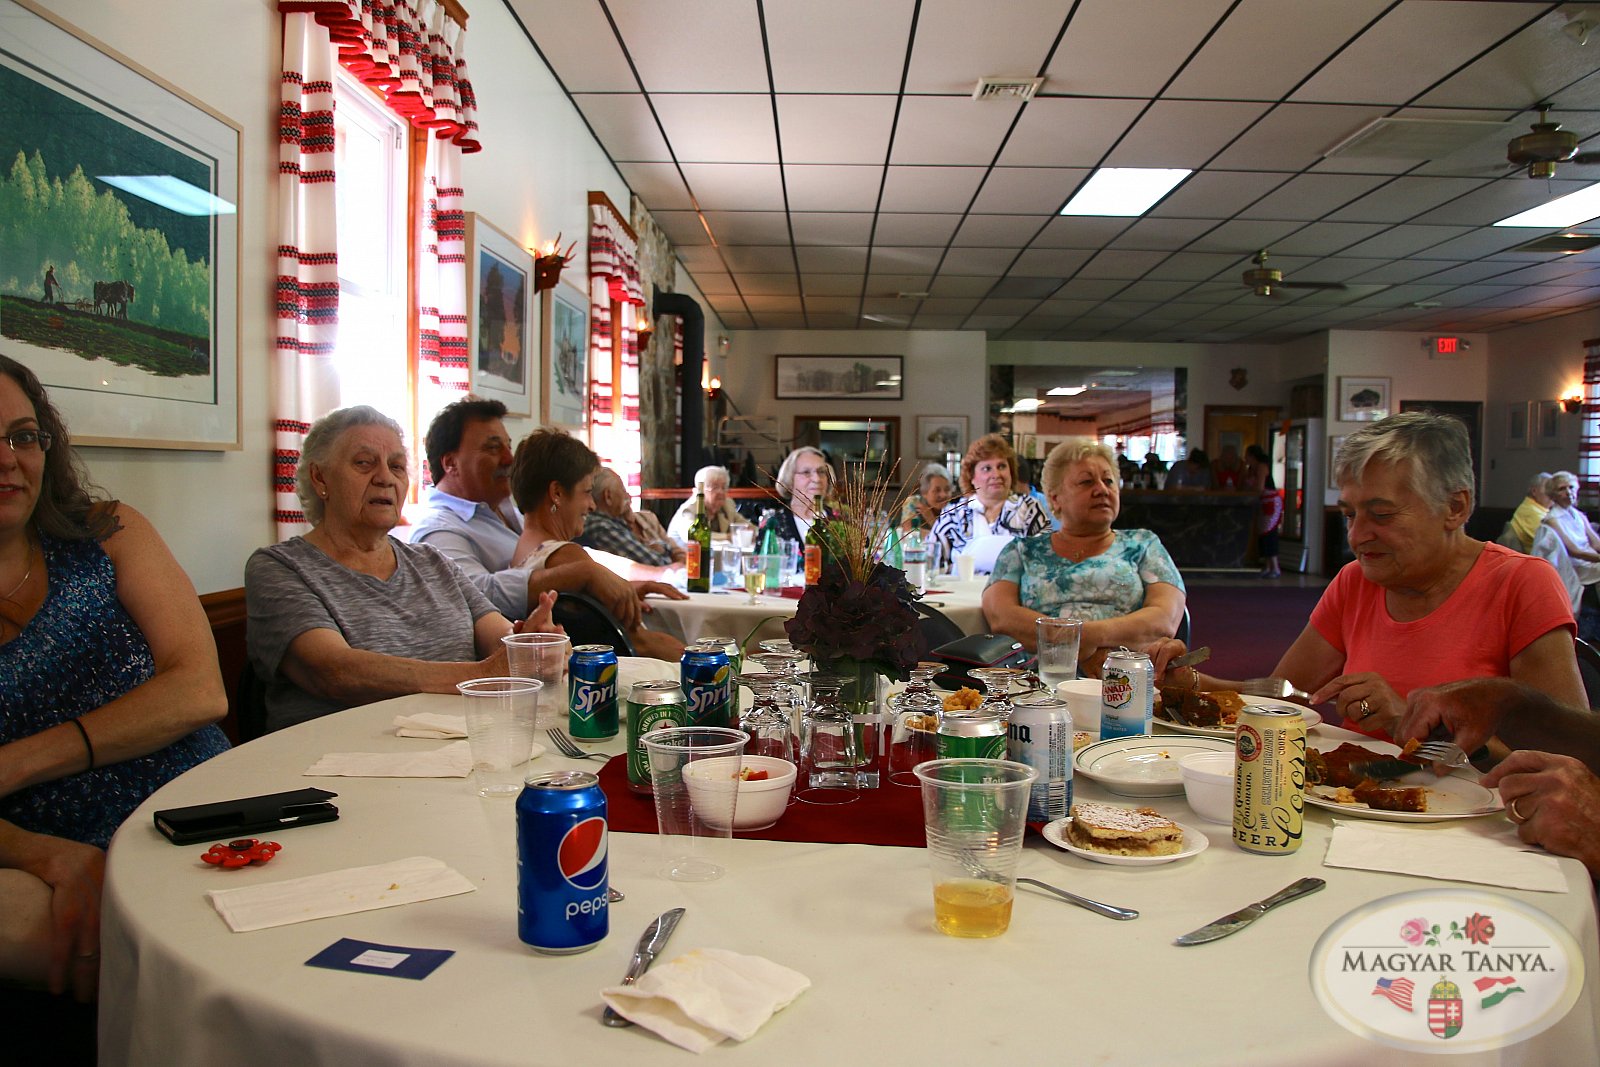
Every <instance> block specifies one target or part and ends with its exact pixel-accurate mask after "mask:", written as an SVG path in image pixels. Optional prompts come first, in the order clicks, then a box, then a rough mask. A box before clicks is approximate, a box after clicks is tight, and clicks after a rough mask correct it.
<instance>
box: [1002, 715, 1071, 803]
mask: <svg viewBox="0 0 1600 1067" xmlns="http://www.w3.org/2000/svg"><path fill="white" fill-rule="evenodd" d="M1006 758H1007V759H1009V760H1013V761H1015V762H1017V763H1026V764H1027V765H1028V766H1030V767H1032V768H1033V769H1034V770H1036V771H1038V772H1039V777H1037V778H1035V779H1034V780H1033V786H1032V787H1031V789H1030V792H1029V794H1028V821H1029V822H1052V821H1054V820H1056V819H1064V818H1066V817H1067V812H1068V811H1069V810H1070V809H1071V807H1072V713H1071V712H1070V711H1069V710H1068V708H1067V702H1066V701H1065V700H1062V699H1061V698H1060V697H1058V696H1056V695H1055V694H1054V693H1048V692H1043V693H1029V694H1027V695H1025V696H1019V697H1017V698H1015V699H1014V700H1012V701H1011V717H1010V718H1009V719H1008V720H1006Z"/></svg>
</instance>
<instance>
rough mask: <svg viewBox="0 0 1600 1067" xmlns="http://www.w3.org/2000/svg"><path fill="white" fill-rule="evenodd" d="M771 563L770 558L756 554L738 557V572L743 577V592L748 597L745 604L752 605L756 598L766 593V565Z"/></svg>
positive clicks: (751, 553)
mask: <svg viewBox="0 0 1600 1067" xmlns="http://www.w3.org/2000/svg"><path fill="white" fill-rule="evenodd" d="M771 562H772V557H771V556H763V555H761V554H760V553H757V552H750V553H747V554H745V555H743V556H740V557H739V570H740V572H741V573H742V574H743V575H744V591H745V592H746V593H747V594H748V595H749V599H747V600H746V601H745V603H747V604H754V603H755V602H756V597H758V596H760V595H761V594H762V593H763V592H765V591H766V588H767V565H768V564H769V563H771Z"/></svg>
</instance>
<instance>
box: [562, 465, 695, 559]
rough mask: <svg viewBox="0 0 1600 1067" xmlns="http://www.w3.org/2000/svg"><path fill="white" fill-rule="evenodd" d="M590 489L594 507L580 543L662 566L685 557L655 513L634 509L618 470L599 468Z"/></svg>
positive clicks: (579, 539) (580, 536)
mask: <svg viewBox="0 0 1600 1067" xmlns="http://www.w3.org/2000/svg"><path fill="white" fill-rule="evenodd" d="M590 492H591V494H592V495H593V496H594V510H593V511H591V512H589V514H588V515H586V516H585V517H584V520H583V533H581V534H579V535H578V544H580V545H583V546H584V547H585V548H597V549H599V550H600V551H602V552H610V553H612V554H613V555H617V556H626V557H627V558H628V559H631V560H635V561H636V562H639V563H646V564H650V565H652V566H658V567H662V566H668V565H670V564H673V563H677V562H680V561H681V560H682V559H683V549H682V548H681V547H679V546H677V545H674V544H673V543H672V542H670V541H668V540H667V535H666V533H665V532H663V531H662V529H661V523H660V521H659V520H658V519H656V517H655V516H654V515H651V514H649V513H648V512H640V511H634V510H633V508H632V507H631V506H630V501H629V500H628V490H627V489H626V487H624V486H623V484H622V478H621V477H620V476H619V475H618V474H617V472H616V471H614V470H612V469H611V468H610V467H601V468H600V469H599V470H598V471H596V472H595V475H594V488H593V489H592V490H591V491H590Z"/></svg>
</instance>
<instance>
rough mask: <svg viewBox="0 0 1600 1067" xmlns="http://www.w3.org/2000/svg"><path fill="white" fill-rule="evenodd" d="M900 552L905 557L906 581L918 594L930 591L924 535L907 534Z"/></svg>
mask: <svg viewBox="0 0 1600 1067" xmlns="http://www.w3.org/2000/svg"><path fill="white" fill-rule="evenodd" d="M900 551H901V553H902V554H903V555H904V557H905V561H906V562H905V571H906V581H907V582H909V583H911V587H912V588H913V589H915V590H917V591H918V592H921V593H925V592H927V590H928V568H927V558H928V557H927V550H926V549H925V548H923V545H922V534H921V533H919V532H918V531H916V530H912V531H910V532H909V533H907V534H906V536H905V540H903V541H901V542H900Z"/></svg>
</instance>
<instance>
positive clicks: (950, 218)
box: [874, 212, 961, 248]
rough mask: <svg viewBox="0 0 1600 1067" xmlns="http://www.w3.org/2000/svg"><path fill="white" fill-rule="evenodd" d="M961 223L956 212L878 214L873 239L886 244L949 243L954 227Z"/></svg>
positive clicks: (941, 245)
mask: <svg viewBox="0 0 1600 1067" xmlns="http://www.w3.org/2000/svg"><path fill="white" fill-rule="evenodd" d="M960 223H961V216H960V215H957V214H945V215H928V214H890V213H888V212H885V213H883V214H881V215H879V216H878V229H877V232H876V235H875V237H874V240H877V241H881V242H883V243H884V244H887V245H938V246H939V247H940V248H943V247H944V246H945V245H947V244H949V243H950V238H951V237H952V236H953V235H954V234H955V232H956V227H957V226H958V225H959V224H960Z"/></svg>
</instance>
